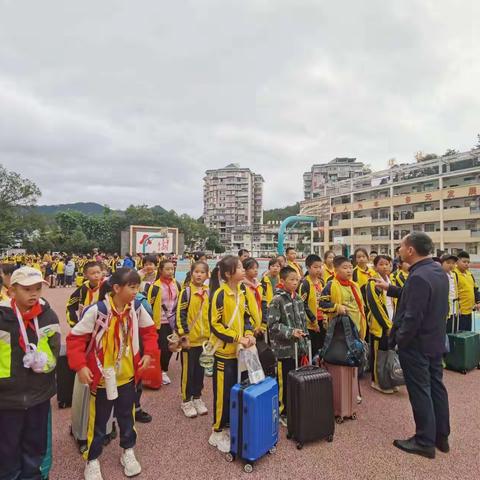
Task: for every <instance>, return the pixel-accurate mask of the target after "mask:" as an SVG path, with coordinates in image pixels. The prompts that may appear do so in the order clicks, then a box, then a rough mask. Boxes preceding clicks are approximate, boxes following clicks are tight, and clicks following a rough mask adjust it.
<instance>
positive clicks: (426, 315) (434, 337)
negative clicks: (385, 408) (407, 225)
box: [376, 232, 450, 458]
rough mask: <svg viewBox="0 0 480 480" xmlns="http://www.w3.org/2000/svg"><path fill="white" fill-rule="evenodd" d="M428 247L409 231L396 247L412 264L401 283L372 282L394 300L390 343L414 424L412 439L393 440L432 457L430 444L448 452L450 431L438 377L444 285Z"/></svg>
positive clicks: (445, 312) (445, 399)
mask: <svg viewBox="0 0 480 480" xmlns="http://www.w3.org/2000/svg"><path fill="white" fill-rule="evenodd" d="M432 251H433V243H432V240H431V238H430V237H429V236H428V235H426V234H425V233H423V232H412V233H410V234H409V235H407V236H406V237H404V238H403V239H402V241H401V245H400V256H401V258H402V260H404V261H406V262H408V263H409V264H410V265H411V266H410V271H409V276H408V279H407V281H406V282H405V285H404V287H403V288H399V287H395V286H389V285H388V284H387V283H386V282H384V281H383V280H376V282H377V285H378V286H379V287H381V288H383V289H385V290H387V295H389V296H391V297H397V298H399V301H398V304H397V311H396V313H395V318H394V321H393V327H392V331H391V334H390V347H391V348H394V347H395V345H398V354H399V357H400V363H401V365H402V369H403V373H404V377H405V383H406V386H407V390H408V395H409V398H410V403H411V405H412V410H413V416H414V419H415V424H416V433H415V435H414V436H413V437H411V438H409V439H408V440H395V441H394V442H393V444H394V445H395V446H396V447H397V448H400V449H401V450H404V451H406V452H408V453H415V454H417V455H422V456H424V457H427V458H435V446H436V447H437V448H438V449H439V450H440V451H442V452H445V453H446V452H448V451H449V445H448V436H449V434H450V420H449V407H448V394H447V390H446V388H445V386H444V384H443V379H442V377H443V367H442V355H443V354H444V353H445V352H446V348H445V335H446V321H447V317H448V311H449V307H448V294H449V283H448V279H447V276H446V275H445V272H444V271H443V270H442V267H441V266H440V265H439V264H438V263H436V262H434V261H433V260H432V258H431V256H430V255H431V252H432Z"/></svg>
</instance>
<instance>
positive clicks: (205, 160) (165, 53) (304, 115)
mask: <svg viewBox="0 0 480 480" xmlns="http://www.w3.org/2000/svg"><path fill="white" fill-rule="evenodd" d="M25 12H28V15H26V14H25ZM479 14H480V6H479V4H478V2H470V1H466V0H464V1H459V2H456V4H455V9H452V4H451V2H448V1H446V0H437V1H430V0H425V1H420V0H417V1H415V0H406V1H403V2H384V1H380V0H374V1H371V2H367V3H366V2H356V1H354V0H351V1H340V2H335V3H334V4H332V2H328V3H327V2H320V1H317V0H296V1H287V0H245V1H243V2H233V1H231V2H229V1H225V0H203V1H201V2H200V1H196V2H195V1H190V2H187V1H177V2H166V1H160V2H158V1H153V0H144V1H140V2H127V1H113V0H104V1H102V2H94V1H91V0H87V1H84V2H73V3H72V2H62V1H61V0H56V1H53V0H45V1H43V2H24V1H5V0H4V1H1V0H0V72H1V76H0V162H2V163H3V164H5V165H6V166H7V167H8V168H12V169H15V170H17V171H20V172H21V173H22V174H24V175H27V176H29V177H31V178H32V179H34V180H35V181H36V182H37V183H38V184H39V186H40V187H41V189H42V191H43V198H42V202H45V203H50V202H68V201H79V200H84V201H88V200H91V201H98V202H100V203H108V204H110V205H111V206H112V207H115V208H117V207H125V206H127V205H128V204H129V203H148V204H151V205H153V204H161V205H163V206H164V207H165V208H174V209H176V210H177V211H179V212H187V213H190V214H194V215H199V214H201V211H202V178H203V174H204V171H205V170H206V169H207V168H217V167H221V166H224V165H226V164H228V163H231V162H238V163H241V164H242V165H243V166H249V167H250V168H252V169H253V170H254V171H256V172H258V173H261V174H262V175H263V176H264V178H265V180H266V184H265V205H266V207H274V206H282V205H285V204H287V203H293V202H294V201H297V200H300V199H301V198H302V173H303V171H305V170H306V169H308V168H309V167H310V165H311V164H312V163H315V162H321V161H328V160H330V159H331V158H333V157H335V156H342V155H352V156H356V157H358V158H359V159H360V160H362V161H364V162H365V163H369V164H370V165H372V166H373V167H374V168H384V167H385V166H386V162H387V160H388V159H389V158H390V157H392V156H395V157H397V158H398V159H399V160H401V161H410V160H412V159H413V154H414V152H415V151H417V150H424V151H435V152H438V153H442V152H443V151H444V150H445V149H446V148H448V147H455V148H458V149H468V148H470V147H471V146H472V144H473V142H474V139H475V135H476V134H477V133H478V132H477V130H478V115H477V112H478V110H479V107H480V94H479V91H478V88H477V86H476V84H477V83H478V78H479V73H480V67H479V63H478V61H477V59H478V58H479V57H480V41H479V40H480V38H479V36H480V34H479V33H478V29H477V28H476V25H474V23H473V22H474V19H475V18H479Z"/></svg>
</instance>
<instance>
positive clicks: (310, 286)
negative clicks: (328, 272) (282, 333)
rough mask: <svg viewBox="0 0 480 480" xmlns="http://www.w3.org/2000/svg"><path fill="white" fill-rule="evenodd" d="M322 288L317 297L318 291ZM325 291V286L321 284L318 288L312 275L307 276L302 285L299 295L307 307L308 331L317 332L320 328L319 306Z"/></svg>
mask: <svg viewBox="0 0 480 480" xmlns="http://www.w3.org/2000/svg"><path fill="white" fill-rule="evenodd" d="M318 288H320V290H319V293H318V295H317V289H318ZM322 290H323V284H322V283H321V282H320V283H319V286H316V285H315V284H314V283H313V281H312V279H311V278H310V275H308V274H307V275H305V278H304V279H303V281H302V282H301V283H300V289H299V294H300V297H301V298H302V300H303V303H304V305H305V313H306V315H307V329H308V330H315V329H316V328H317V326H318V317H319V312H321V310H320V306H319V304H318V301H319V298H320V296H321V293H322Z"/></svg>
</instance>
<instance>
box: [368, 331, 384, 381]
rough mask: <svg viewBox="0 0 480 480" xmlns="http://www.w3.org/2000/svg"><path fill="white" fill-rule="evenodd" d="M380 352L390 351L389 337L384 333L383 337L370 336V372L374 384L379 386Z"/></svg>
mask: <svg viewBox="0 0 480 480" xmlns="http://www.w3.org/2000/svg"><path fill="white" fill-rule="evenodd" d="M379 350H382V351H384V352H386V351H387V350H388V335H386V333H385V332H384V333H383V335H382V337H380V338H379V337H374V336H373V335H372V334H370V372H371V374H372V382H375V383H376V384H377V385H378V370H377V353H378V351H379Z"/></svg>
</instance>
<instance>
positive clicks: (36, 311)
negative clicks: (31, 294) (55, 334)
mask: <svg viewBox="0 0 480 480" xmlns="http://www.w3.org/2000/svg"><path fill="white" fill-rule="evenodd" d="M10 305H11V307H12V310H13V311H14V312H17V311H18V312H20V309H19V308H18V307H17V304H16V302H15V299H13V298H12V300H11V301H10ZM42 311H43V310H42V306H41V305H40V302H38V301H37V303H36V304H35V305H34V306H33V307H32V308H31V309H30V310H27V311H26V312H25V313H22V312H20V315H21V316H22V319H23V323H24V324H25V329H29V328H31V329H32V330H33V331H34V332H35V325H34V324H33V319H34V318H35V317H38V316H39V315H40V314H41V313H42ZM18 344H19V345H20V347H21V349H22V350H23V351H24V352H26V351H27V346H26V345H25V341H24V340H23V337H22V335H20V336H19V337H18Z"/></svg>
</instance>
